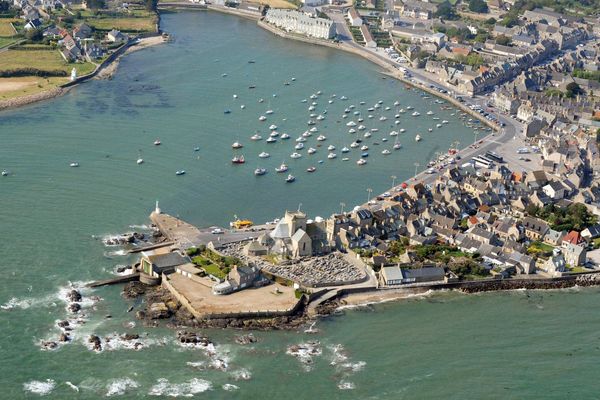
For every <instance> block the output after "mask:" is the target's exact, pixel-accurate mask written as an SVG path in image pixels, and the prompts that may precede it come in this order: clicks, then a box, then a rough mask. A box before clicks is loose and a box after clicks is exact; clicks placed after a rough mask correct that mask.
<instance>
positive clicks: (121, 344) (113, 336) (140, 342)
mask: <svg viewBox="0 0 600 400" xmlns="http://www.w3.org/2000/svg"><path fill="white" fill-rule="evenodd" d="M121 336H123V334H119V333H116V332H113V333H110V334H108V335H104V336H102V337H100V340H101V344H102V350H101V351H118V350H138V351H139V350H143V349H146V348H148V347H154V346H165V345H167V344H168V343H169V342H170V341H172V339H170V338H166V337H163V338H150V337H140V338H138V339H131V340H126V339H123V338H122V337H121ZM88 337H89V336H88ZM85 339H86V340H85V341H86V346H87V348H88V349H89V350H94V345H93V343H88V342H87V338H85Z"/></svg>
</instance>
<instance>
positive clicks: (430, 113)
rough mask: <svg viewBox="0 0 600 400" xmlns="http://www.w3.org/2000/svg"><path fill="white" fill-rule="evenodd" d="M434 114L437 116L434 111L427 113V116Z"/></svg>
mask: <svg viewBox="0 0 600 400" xmlns="http://www.w3.org/2000/svg"><path fill="white" fill-rule="evenodd" d="M433 114H435V113H434V112H433V111H431V110H429V111H427V115H433Z"/></svg>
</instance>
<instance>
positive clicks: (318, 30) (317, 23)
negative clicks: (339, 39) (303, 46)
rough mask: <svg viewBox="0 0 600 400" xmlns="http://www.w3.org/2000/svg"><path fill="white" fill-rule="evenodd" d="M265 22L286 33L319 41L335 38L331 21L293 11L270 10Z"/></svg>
mask: <svg viewBox="0 0 600 400" xmlns="http://www.w3.org/2000/svg"><path fill="white" fill-rule="evenodd" d="M265 21H266V22H268V23H270V24H273V25H275V26H277V27H279V28H282V29H284V30H286V31H288V32H293V33H299V34H301V35H305V36H311V37H315V38H319V39H331V38H333V37H334V36H335V25H334V23H333V21H331V20H328V19H325V18H313V17H310V16H308V15H306V14H304V13H301V12H298V11H295V10H282V9H275V8H271V9H269V11H267V15H266V16H265Z"/></svg>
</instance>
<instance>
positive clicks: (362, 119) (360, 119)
mask: <svg viewBox="0 0 600 400" xmlns="http://www.w3.org/2000/svg"><path fill="white" fill-rule="evenodd" d="M364 120H365V119H364V118H359V119H357V121H358V122H363V121H364Z"/></svg>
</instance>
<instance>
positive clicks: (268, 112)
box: [265, 110, 273, 115]
mask: <svg viewBox="0 0 600 400" xmlns="http://www.w3.org/2000/svg"><path fill="white" fill-rule="evenodd" d="M265 114H267V115H271V114H273V110H267V111H265Z"/></svg>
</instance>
